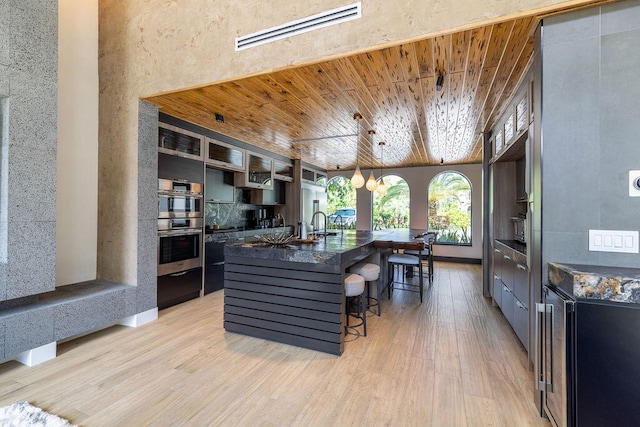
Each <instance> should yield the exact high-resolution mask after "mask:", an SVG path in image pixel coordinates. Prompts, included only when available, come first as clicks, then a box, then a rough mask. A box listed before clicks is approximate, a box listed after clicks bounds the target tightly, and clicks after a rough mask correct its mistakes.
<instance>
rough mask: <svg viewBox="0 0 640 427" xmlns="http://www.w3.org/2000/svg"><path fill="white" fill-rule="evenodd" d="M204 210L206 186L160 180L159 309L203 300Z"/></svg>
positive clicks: (180, 181)
mask: <svg viewBox="0 0 640 427" xmlns="http://www.w3.org/2000/svg"><path fill="white" fill-rule="evenodd" d="M202 206H203V204H202V184H199V183H193V182H188V181H182V180H169V179H159V180H158V208H159V209H158V273H157V274H158V296H157V298H158V299H157V302H158V308H159V309H163V308H166V307H170V306H172V305H175V304H179V303H181V302H184V301H187V300H190V299H193V298H197V297H198V296H200V292H201V289H202V244H203V240H202V236H203V229H202V228H203V225H204V218H203V214H202Z"/></svg>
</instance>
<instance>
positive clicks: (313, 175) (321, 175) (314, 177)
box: [301, 166, 327, 187]
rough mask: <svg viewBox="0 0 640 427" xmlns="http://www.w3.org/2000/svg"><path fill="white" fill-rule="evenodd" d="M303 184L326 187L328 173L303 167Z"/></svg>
mask: <svg viewBox="0 0 640 427" xmlns="http://www.w3.org/2000/svg"><path fill="white" fill-rule="evenodd" d="M301 179H302V182H306V183H309V184H315V185H321V186H323V187H326V185H327V173H326V172H323V171H320V170H317V169H311V168H308V167H305V166H303V167H302V177H301Z"/></svg>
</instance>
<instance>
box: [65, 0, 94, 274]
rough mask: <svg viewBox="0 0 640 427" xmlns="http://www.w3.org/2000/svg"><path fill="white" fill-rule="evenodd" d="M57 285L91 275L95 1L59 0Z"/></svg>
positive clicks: (92, 251)
mask: <svg viewBox="0 0 640 427" xmlns="http://www.w3.org/2000/svg"><path fill="white" fill-rule="evenodd" d="M58 14H59V15H58V23H59V33H58V34H59V35H58V37H59V38H58V43H59V45H58V49H59V50H58V157H57V167H58V176H57V193H56V204H57V209H56V285H57V286H61V285H68V284H71V283H77V282H82V281H86V280H93V279H95V278H96V259H97V228H98V220H97V218H98V0H83V1H75V0H59V2H58Z"/></svg>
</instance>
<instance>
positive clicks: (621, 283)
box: [548, 262, 640, 304]
mask: <svg viewBox="0 0 640 427" xmlns="http://www.w3.org/2000/svg"><path fill="white" fill-rule="evenodd" d="M548 271H549V282H550V283H552V284H554V285H556V286H558V287H559V288H561V289H563V290H564V291H565V292H567V293H569V294H570V295H573V296H574V297H576V298H585V299H597V300H605V301H614V302H623V303H632V304H640V269H638V268H624V267H605V266H593V265H574V264H571V265H569V264H559V263H553V262H550V263H549V270H548Z"/></svg>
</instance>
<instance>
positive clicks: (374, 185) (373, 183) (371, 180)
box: [367, 130, 378, 191]
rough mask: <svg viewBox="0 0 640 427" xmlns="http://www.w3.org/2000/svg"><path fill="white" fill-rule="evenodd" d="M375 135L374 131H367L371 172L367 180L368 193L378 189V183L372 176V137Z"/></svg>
mask: <svg viewBox="0 0 640 427" xmlns="http://www.w3.org/2000/svg"><path fill="white" fill-rule="evenodd" d="M375 134H376V131H375V130H370V131H369V137H370V138H369V139H370V140H371V141H370V142H371V151H372V153H371V172H370V173H369V179H368V180H367V190H369V191H376V188H378V181H376V177H375V176H373V135H375Z"/></svg>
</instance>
